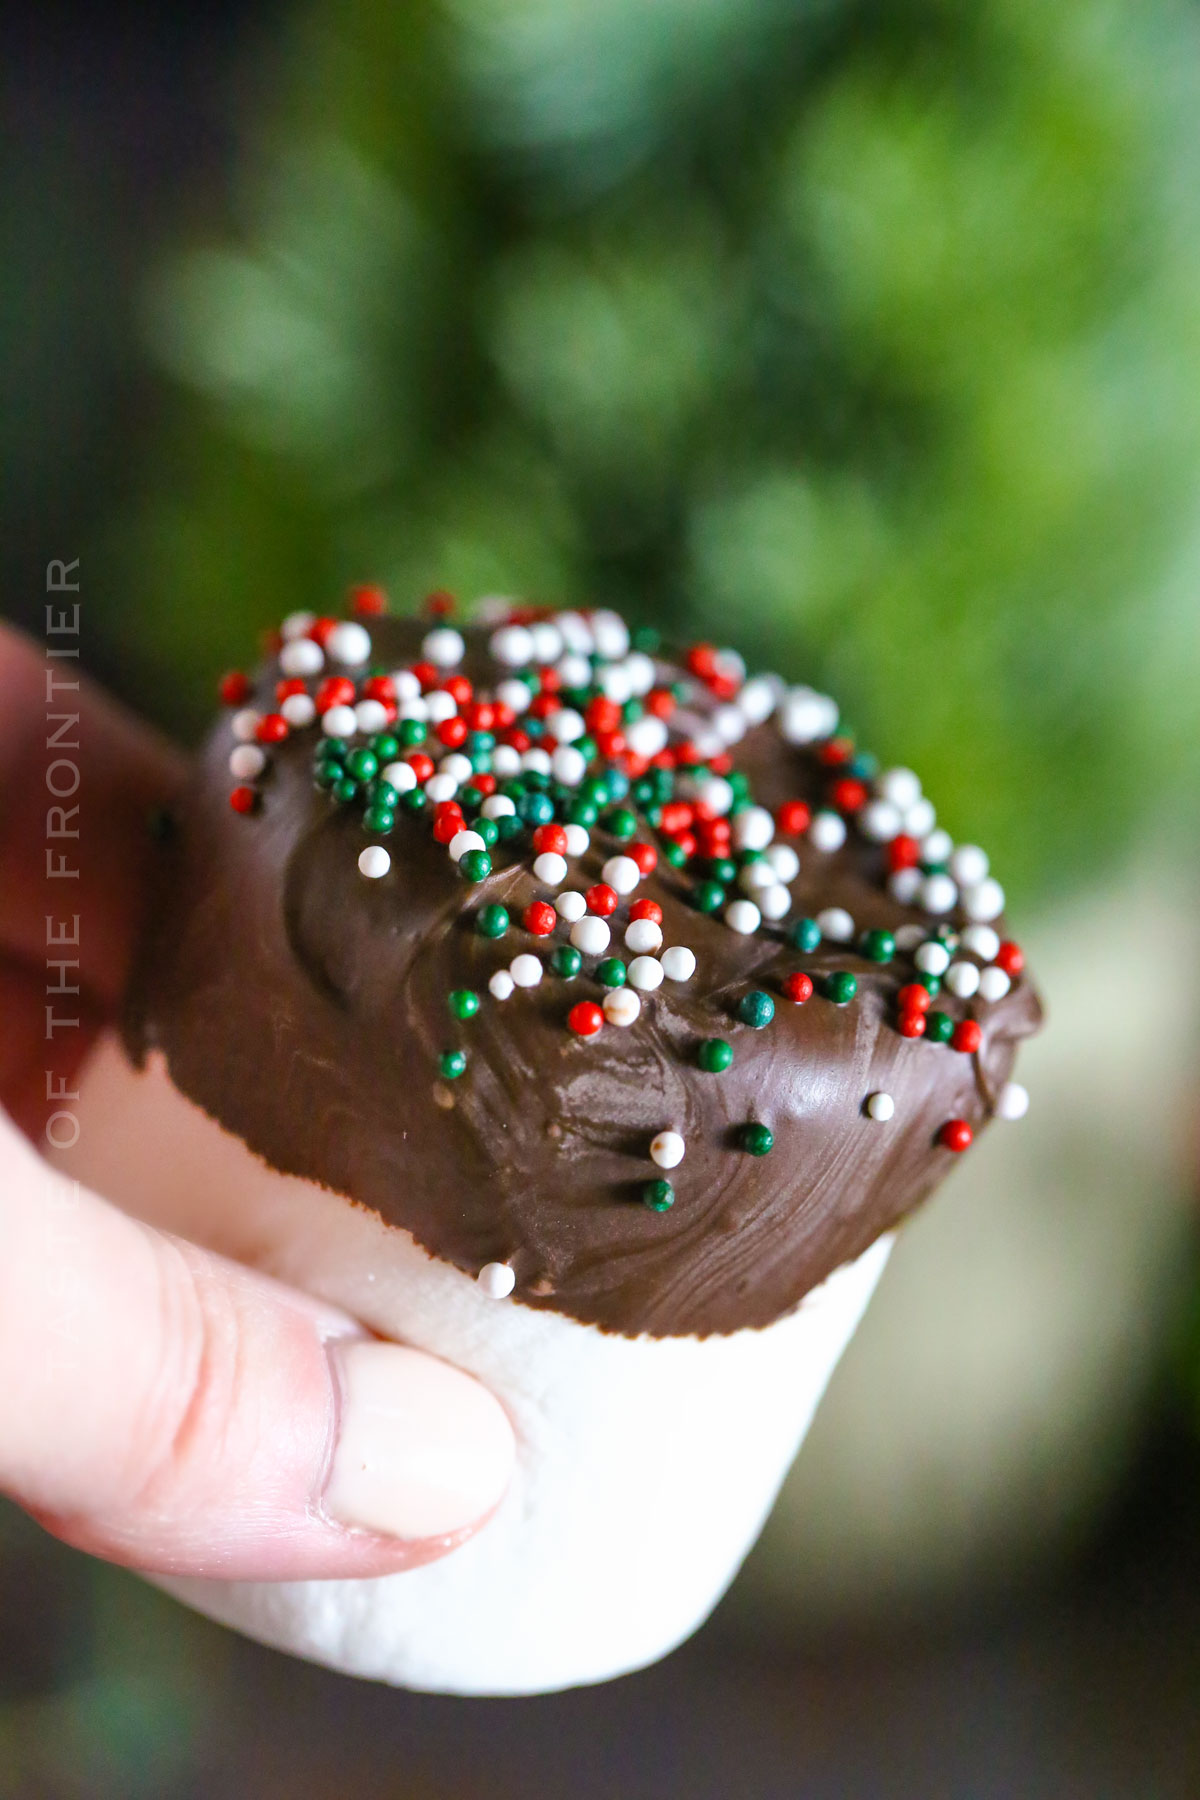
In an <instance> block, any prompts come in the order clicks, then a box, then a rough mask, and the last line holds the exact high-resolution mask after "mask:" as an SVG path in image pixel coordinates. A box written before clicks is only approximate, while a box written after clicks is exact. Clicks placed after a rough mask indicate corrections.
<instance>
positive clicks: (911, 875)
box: [888, 869, 924, 934]
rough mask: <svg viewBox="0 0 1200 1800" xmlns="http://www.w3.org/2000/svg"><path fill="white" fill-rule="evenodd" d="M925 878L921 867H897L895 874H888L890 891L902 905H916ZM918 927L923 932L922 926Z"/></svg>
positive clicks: (893, 897)
mask: <svg viewBox="0 0 1200 1800" xmlns="http://www.w3.org/2000/svg"><path fill="white" fill-rule="evenodd" d="M923 879H924V877H923V876H922V874H921V871H920V869H897V870H896V873H895V874H894V875H889V876H888V893H889V894H890V895H891V896H892V899H893V900H898V901H899V902H900V904H901V906H915V905H916V903H917V895H918V894H919V893H920V891H921V882H922V881H923ZM916 929H917V930H918V931H920V932H922V934H923V932H924V928H923V927H922V926H920V925H918V926H917V927H916Z"/></svg>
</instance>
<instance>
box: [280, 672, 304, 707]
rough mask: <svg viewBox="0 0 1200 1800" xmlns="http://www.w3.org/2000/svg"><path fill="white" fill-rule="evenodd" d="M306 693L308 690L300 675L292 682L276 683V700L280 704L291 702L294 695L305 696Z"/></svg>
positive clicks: (293, 678)
mask: <svg viewBox="0 0 1200 1800" xmlns="http://www.w3.org/2000/svg"><path fill="white" fill-rule="evenodd" d="M306 692H307V689H306V688H305V686H304V683H303V682H302V681H301V679H300V677H299V676H298V675H294V676H293V677H292V679H291V680H290V681H277V682H276V683H275V698H276V699H277V700H278V701H280V702H282V701H284V700H289V699H290V698H291V696H292V695H293V694H303V693H306Z"/></svg>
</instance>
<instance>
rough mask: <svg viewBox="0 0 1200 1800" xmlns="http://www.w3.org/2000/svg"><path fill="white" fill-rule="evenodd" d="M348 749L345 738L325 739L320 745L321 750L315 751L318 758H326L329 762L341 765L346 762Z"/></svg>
mask: <svg viewBox="0 0 1200 1800" xmlns="http://www.w3.org/2000/svg"><path fill="white" fill-rule="evenodd" d="M348 748H349V746H348V745H347V743H346V740H345V738H334V737H331V738H326V739H325V741H324V743H323V744H322V745H321V748H320V749H319V750H318V751H317V755H318V756H319V757H327V758H328V759H329V761H330V762H337V763H342V762H345V760H346V752H347V750H348Z"/></svg>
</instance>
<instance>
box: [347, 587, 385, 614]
mask: <svg viewBox="0 0 1200 1800" xmlns="http://www.w3.org/2000/svg"><path fill="white" fill-rule="evenodd" d="M350 605H351V607H352V609H353V610H354V611H355V612H356V613H357V614H358V616H359V618H360V619H377V618H378V617H379V615H380V614H381V613H385V612H386V611H387V609H388V598H387V595H386V594H385V593H384V591H383V589H382V588H381V587H356V588H351V589H350Z"/></svg>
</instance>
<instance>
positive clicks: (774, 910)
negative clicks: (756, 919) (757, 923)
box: [756, 881, 792, 919]
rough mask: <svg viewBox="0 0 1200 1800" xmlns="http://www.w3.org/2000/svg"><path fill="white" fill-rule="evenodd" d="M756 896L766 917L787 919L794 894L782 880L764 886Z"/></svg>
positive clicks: (760, 909)
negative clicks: (792, 894)
mask: <svg viewBox="0 0 1200 1800" xmlns="http://www.w3.org/2000/svg"><path fill="white" fill-rule="evenodd" d="M756 898H757V900H758V907H759V911H760V912H761V913H762V916H763V918H764V919H786V918H787V916H788V914H789V913H790V912H791V910H792V896H791V894H790V893H789V892H788V890H787V888H785V887H784V885H783V883H782V881H777V882H775V883H774V884H773V886H771V887H768V888H762V889H761V890H760V892H759V893H758V895H757V896H756Z"/></svg>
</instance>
